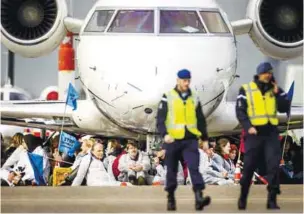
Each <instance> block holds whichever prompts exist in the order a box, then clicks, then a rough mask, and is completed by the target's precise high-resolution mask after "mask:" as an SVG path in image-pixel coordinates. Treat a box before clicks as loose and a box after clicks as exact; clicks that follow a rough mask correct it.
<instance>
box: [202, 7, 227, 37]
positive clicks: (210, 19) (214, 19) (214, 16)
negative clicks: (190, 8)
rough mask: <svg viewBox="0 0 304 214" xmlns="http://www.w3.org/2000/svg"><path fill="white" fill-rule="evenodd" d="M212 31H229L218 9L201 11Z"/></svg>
mask: <svg viewBox="0 0 304 214" xmlns="http://www.w3.org/2000/svg"><path fill="white" fill-rule="evenodd" d="M200 14H201V16H202V18H203V20H204V22H205V24H206V27H207V28H208V30H209V32H210V33H229V29H228V27H227V25H226V23H225V22H224V20H223V18H222V16H221V14H220V13H219V12H216V11H200Z"/></svg>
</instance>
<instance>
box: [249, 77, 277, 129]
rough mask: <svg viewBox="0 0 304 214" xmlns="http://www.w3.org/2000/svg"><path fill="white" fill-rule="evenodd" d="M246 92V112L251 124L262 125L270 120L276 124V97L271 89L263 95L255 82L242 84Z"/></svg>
mask: <svg viewBox="0 0 304 214" xmlns="http://www.w3.org/2000/svg"><path fill="white" fill-rule="evenodd" d="M243 88H244V90H245V92H246V100H247V114H248V116H249V119H250V122H251V124H252V125H253V126H262V125H266V124H268V123H269V122H270V124H272V125H275V126H276V125H278V124H279V119H278V118H277V107H276V98H275V95H274V94H273V91H272V90H269V91H267V92H266V93H265V94H264V96H263V95H262V92H261V91H260V90H259V88H258V86H257V84H256V83H255V82H250V83H249V84H244V85H243Z"/></svg>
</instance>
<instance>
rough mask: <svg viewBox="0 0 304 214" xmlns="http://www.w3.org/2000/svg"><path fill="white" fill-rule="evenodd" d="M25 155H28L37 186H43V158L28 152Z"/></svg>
mask: <svg viewBox="0 0 304 214" xmlns="http://www.w3.org/2000/svg"><path fill="white" fill-rule="evenodd" d="M27 154H28V157H29V160H30V162H31V165H32V168H33V171H34V176H35V180H36V183H37V185H39V186H45V185H46V182H45V180H44V177H43V156H41V155H37V154H33V153H30V152H28V153H27Z"/></svg>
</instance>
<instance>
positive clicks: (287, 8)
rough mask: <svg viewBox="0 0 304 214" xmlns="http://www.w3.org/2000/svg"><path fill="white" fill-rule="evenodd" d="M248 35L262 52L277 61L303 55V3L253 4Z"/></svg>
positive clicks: (253, 0)
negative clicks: (251, 22) (250, 27)
mask: <svg viewBox="0 0 304 214" xmlns="http://www.w3.org/2000/svg"><path fill="white" fill-rule="evenodd" d="M247 16H248V17H249V18H250V19H251V20H253V27H252V29H251V30H250V32H249V35H250V36H251V38H252V40H253V41H254V43H255V44H256V46H258V47H259V48H260V49H261V51H262V52H263V53H264V54H265V55H267V56H270V57H273V58H276V59H291V58H295V57H298V56H301V55H302V51H303V0H250V2H249V4H248V8H247Z"/></svg>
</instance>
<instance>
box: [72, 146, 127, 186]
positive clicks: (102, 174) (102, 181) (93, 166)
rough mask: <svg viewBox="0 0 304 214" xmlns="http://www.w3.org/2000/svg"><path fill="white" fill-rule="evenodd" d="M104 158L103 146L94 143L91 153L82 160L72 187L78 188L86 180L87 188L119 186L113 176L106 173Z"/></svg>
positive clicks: (106, 164) (106, 165)
mask: <svg viewBox="0 0 304 214" xmlns="http://www.w3.org/2000/svg"><path fill="white" fill-rule="evenodd" d="M103 157H104V146H103V145H102V144H100V143H95V144H94V145H93V147H92V151H91V152H90V153H89V154H88V155H86V156H85V157H83V158H82V160H81V163H80V166H79V169H78V172H77V175H76V177H75V179H74V180H73V183H72V186H80V185H81V183H82V181H83V180H84V179H86V185H87V186H119V185H120V184H121V183H120V182H117V181H116V180H115V178H114V176H113V174H111V173H109V172H108V171H107V167H108V162H107V159H103Z"/></svg>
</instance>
